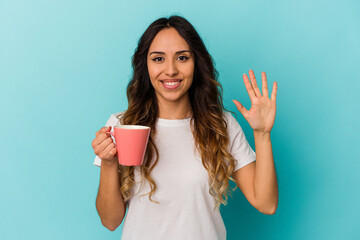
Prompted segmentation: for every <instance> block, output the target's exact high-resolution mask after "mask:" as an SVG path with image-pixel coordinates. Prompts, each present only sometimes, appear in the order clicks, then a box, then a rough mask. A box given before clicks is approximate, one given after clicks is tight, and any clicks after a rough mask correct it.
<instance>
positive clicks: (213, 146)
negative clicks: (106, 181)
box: [118, 16, 236, 207]
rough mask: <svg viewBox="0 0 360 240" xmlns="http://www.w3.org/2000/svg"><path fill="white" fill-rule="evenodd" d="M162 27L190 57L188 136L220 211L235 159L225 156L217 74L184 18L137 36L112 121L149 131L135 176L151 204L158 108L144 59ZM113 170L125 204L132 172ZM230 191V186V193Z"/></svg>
mask: <svg viewBox="0 0 360 240" xmlns="http://www.w3.org/2000/svg"><path fill="white" fill-rule="evenodd" d="M164 28H175V29H176V30H177V32H178V33H179V34H180V36H182V37H183V38H184V39H185V40H186V42H187V43H188V45H189V47H190V49H191V50H192V52H193V53H194V56H195V68H194V78H193V83H192V85H191V87H190V89H189V98H190V102H191V107H192V110H193V115H192V117H191V124H192V126H193V127H192V133H193V136H194V139H195V144H196V148H197V150H198V151H199V153H200V155H201V158H202V164H203V166H204V167H205V168H206V170H207V171H208V174H209V187H210V190H209V193H210V194H211V195H212V196H213V197H214V198H215V200H216V206H215V207H220V205H221V204H224V205H226V204H227V194H228V193H230V194H231V192H230V191H229V180H232V181H234V179H233V178H232V177H231V175H232V173H233V171H234V167H235V162H234V161H235V160H234V158H233V157H232V155H231V154H230V153H229V151H228V145H229V139H228V134H227V123H226V121H225V120H224V112H223V111H224V110H225V111H227V110H226V109H225V108H224V106H223V102H222V87H221V85H220V83H219V82H218V81H217V78H218V72H217V71H216V69H215V68H214V63H213V59H212V57H211V56H210V54H209V53H208V51H207V49H206V47H205V45H204V43H203V41H202V40H201V38H200V36H199V35H198V33H197V32H196V30H195V29H194V27H193V26H192V25H191V24H190V23H189V22H188V21H187V20H186V19H185V18H183V17H180V16H170V17H169V18H160V19H157V20H156V21H154V22H153V23H151V25H150V26H149V27H148V28H147V29H146V31H145V32H144V33H143V35H142V36H141V38H140V39H139V42H138V46H137V48H136V50H135V53H134V55H133V57H132V67H133V71H134V72H133V76H132V79H131V81H130V82H129V84H128V87H127V98H128V109H127V110H126V111H125V112H124V113H123V114H122V115H119V116H118V118H119V119H120V122H121V124H136V125H145V126H149V127H151V134H150V138H149V143H148V147H147V150H146V155H145V159H144V163H143V165H142V166H141V174H142V175H143V176H145V178H146V179H147V180H148V181H149V184H150V187H151V191H150V192H149V193H148V194H150V195H149V199H150V201H153V200H152V199H151V196H152V194H153V193H154V192H155V191H156V189H157V188H156V183H155V182H154V180H153V178H152V177H151V174H150V173H151V171H152V169H153V168H154V167H155V166H156V164H157V162H158V159H159V152H158V150H157V147H156V145H155V143H154V136H155V135H156V128H155V126H156V120H157V117H158V112H159V109H158V103H157V98H156V95H155V90H154V88H153V87H152V85H151V82H150V78H149V73H148V68H147V54H148V50H149V47H150V45H151V43H152V40H153V39H154V38H155V36H156V34H157V33H158V32H159V31H160V30H162V29H164ZM152 160H154V161H152ZM119 168H120V172H121V177H120V181H121V189H120V191H121V194H122V196H123V198H124V201H125V202H126V201H128V200H129V198H130V197H131V192H130V190H131V187H132V186H133V184H134V167H132V166H130V167H128V166H122V165H119ZM234 182H235V181H234ZM235 189H236V186H235V188H234V189H232V190H235ZM223 196H224V197H225V200H224V199H223ZM153 202H156V201H153ZM157 203H158V202H157Z"/></svg>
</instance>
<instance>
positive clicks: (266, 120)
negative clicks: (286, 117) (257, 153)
mask: <svg viewBox="0 0 360 240" xmlns="http://www.w3.org/2000/svg"><path fill="white" fill-rule="evenodd" d="M249 76H250V80H251V84H250V82H249V79H248V76H247V75H246V74H245V73H244V74H243V79H244V83H245V87H246V90H247V92H248V94H249V97H250V101H251V108H250V110H249V111H248V110H246V108H245V107H244V106H243V105H242V104H241V103H240V102H239V101H237V100H233V102H234V103H235V105H236V107H237V109H238V110H239V112H240V113H241V114H242V115H243V116H244V118H245V119H246V121H248V123H249V124H250V126H251V128H252V129H253V130H254V131H256V132H263V133H270V131H271V129H272V127H273V125H274V122H275V113H276V93H277V82H274V84H273V90H272V93H271V99H269V94H268V86H267V80H266V74H265V72H262V73H261V77H262V92H263V95H261V92H260V89H259V87H258V85H257V83H256V79H255V75H254V71H252V70H249Z"/></svg>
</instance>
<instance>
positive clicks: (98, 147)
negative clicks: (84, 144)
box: [94, 137, 114, 154]
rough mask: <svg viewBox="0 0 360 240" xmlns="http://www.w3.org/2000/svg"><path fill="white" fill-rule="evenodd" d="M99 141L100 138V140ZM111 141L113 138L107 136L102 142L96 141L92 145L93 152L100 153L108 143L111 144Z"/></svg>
mask: <svg viewBox="0 0 360 240" xmlns="http://www.w3.org/2000/svg"><path fill="white" fill-rule="evenodd" d="M100 141H101V140H100ZM112 143H114V142H113V140H112V139H111V138H110V137H109V138H106V139H105V140H103V141H102V142H100V143H98V144H97V145H95V147H94V152H95V154H98V153H101V152H102V151H104V150H105V149H106V148H107V147H108V146H109V145H111V144H112Z"/></svg>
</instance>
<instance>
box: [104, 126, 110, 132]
mask: <svg viewBox="0 0 360 240" xmlns="http://www.w3.org/2000/svg"><path fill="white" fill-rule="evenodd" d="M110 129H111V127H109V126H108V127H103V128H102V130H103V132H106V131H109V130H110Z"/></svg>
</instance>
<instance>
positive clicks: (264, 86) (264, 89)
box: [261, 72, 269, 98]
mask: <svg viewBox="0 0 360 240" xmlns="http://www.w3.org/2000/svg"><path fill="white" fill-rule="evenodd" d="M261 78H262V92H263V96H264V97H267V98H268V97H269V91H268V85H267V79H266V73H265V72H261Z"/></svg>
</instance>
